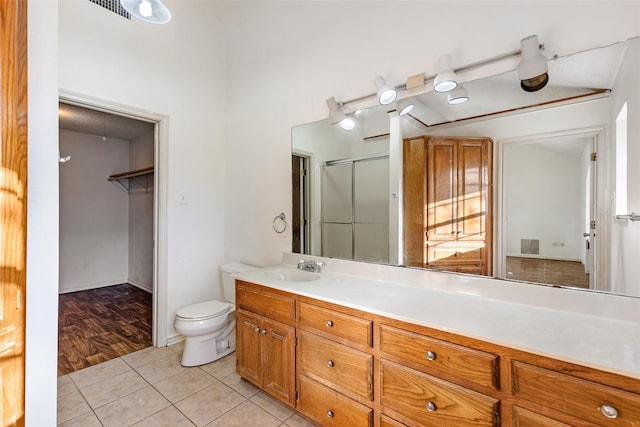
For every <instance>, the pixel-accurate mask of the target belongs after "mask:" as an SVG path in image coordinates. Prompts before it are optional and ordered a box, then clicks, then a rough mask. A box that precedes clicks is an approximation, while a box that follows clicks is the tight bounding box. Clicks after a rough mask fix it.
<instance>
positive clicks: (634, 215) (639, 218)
mask: <svg viewBox="0 0 640 427" xmlns="http://www.w3.org/2000/svg"><path fill="white" fill-rule="evenodd" d="M616 219H628V220H629V221H634V222H635V221H640V213H636V212H631V213H630V214H626V215H616Z"/></svg>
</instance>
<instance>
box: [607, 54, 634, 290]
mask: <svg viewBox="0 0 640 427" xmlns="http://www.w3.org/2000/svg"><path fill="white" fill-rule="evenodd" d="M622 69H623V71H624V72H622V73H620V75H619V76H618V79H617V81H616V84H615V86H614V92H613V102H612V107H611V111H610V115H611V121H612V123H615V119H616V117H617V115H618V113H619V112H620V109H621V108H622V105H623V104H624V103H625V102H627V123H628V128H627V141H628V142H629V143H628V145H627V159H628V163H627V174H628V178H627V189H628V193H627V209H628V211H629V212H628V213H631V212H636V213H638V212H640V173H638V164H639V163H640V144H638V141H640V81H639V80H638V76H639V75H640V54H638V50H637V49H636V51H635V55H627V56H626V57H625V63H624V64H623V67H622ZM612 133H615V126H614V127H613V128H612ZM613 140H615V135H614V136H613ZM611 158H612V160H611V163H612V165H613V164H615V163H614V162H615V156H614V155H613V156H611ZM612 169H613V167H612ZM611 180H612V183H613V182H615V178H614V177H611ZM609 196H610V198H609V199H608V202H609V203H610V204H611V206H613V205H614V203H615V194H610V195H609ZM610 213H611V216H610V218H611V223H610V226H611V235H612V238H613V241H614V244H613V245H612V246H611V248H610V250H611V260H612V265H613V267H614V268H613V269H612V272H611V276H610V282H611V284H612V287H613V290H614V291H618V292H627V293H630V294H632V295H636V296H640V280H638V277H640V264H639V263H638V259H640V222H638V221H636V222H631V221H621V220H614V219H613V214H614V213H615V209H614V208H613V207H612V208H611V212H610Z"/></svg>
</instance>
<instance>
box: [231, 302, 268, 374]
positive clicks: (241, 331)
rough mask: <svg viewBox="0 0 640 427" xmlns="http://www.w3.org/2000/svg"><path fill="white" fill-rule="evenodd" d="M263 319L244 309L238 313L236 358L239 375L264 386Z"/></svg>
mask: <svg viewBox="0 0 640 427" xmlns="http://www.w3.org/2000/svg"><path fill="white" fill-rule="evenodd" d="M261 331H262V321H261V319H260V318H259V317H258V316H255V315H253V314H250V313H249V312H246V311H244V310H238V311H237V313H236V343H237V344H236V360H237V362H236V363H237V369H236V371H237V372H238V375H240V376H242V377H243V378H245V379H247V380H249V381H251V382H252V383H254V384H256V385H258V386H262V378H261V375H260V373H261V369H262V366H261V365H262V345H261V343H262V333H261Z"/></svg>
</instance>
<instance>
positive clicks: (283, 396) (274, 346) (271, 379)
mask: <svg viewBox="0 0 640 427" xmlns="http://www.w3.org/2000/svg"><path fill="white" fill-rule="evenodd" d="M263 328H264V330H265V331H266V333H265V334H264V335H263V339H264V341H263V343H262V344H263V359H262V367H263V376H264V377H263V386H264V389H265V390H266V391H267V392H268V393H271V394H272V395H273V396H275V397H277V398H278V399H280V400H282V401H283V402H285V403H288V404H289V405H291V406H294V405H295V375H296V374H295V339H296V333H295V328H294V327H292V326H288V325H285V324H283V323H280V322H276V321H275V320H268V319H264V321H263Z"/></svg>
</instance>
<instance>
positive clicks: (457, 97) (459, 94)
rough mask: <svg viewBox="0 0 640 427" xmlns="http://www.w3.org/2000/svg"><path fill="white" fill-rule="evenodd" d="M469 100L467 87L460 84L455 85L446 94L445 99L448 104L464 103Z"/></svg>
mask: <svg viewBox="0 0 640 427" xmlns="http://www.w3.org/2000/svg"><path fill="white" fill-rule="evenodd" d="M468 100H469V93H468V92H467V89H466V88H465V87H464V86H462V85H461V84H459V85H457V86H456V88H455V89H453V90H452V91H451V92H449V95H447V101H448V102H449V104H450V105H457V104H464V103H465V102H467V101H468Z"/></svg>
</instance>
